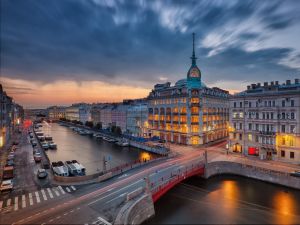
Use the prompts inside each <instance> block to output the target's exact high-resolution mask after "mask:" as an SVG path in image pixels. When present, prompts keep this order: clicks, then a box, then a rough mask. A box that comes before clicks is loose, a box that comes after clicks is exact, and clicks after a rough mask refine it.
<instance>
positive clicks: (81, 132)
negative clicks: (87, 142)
mask: <svg viewBox="0 0 300 225" xmlns="http://www.w3.org/2000/svg"><path fill="white" fill-rule="evenodd" d="M78 133H79V134H80V135H87V133H86V131H84V130H80V131H78Z"/></svg>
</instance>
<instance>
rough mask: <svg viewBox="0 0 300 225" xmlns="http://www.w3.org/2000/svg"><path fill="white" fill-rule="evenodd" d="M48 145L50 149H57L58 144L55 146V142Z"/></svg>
mask: <svg viewBox="0 0 300 225" xmlns="http://www.w3.org/2000/svg"><path fill="white" fill-rule="evenodd" d="M48 144H49V148H50V149H57V144H55V143H54V142H53V141H51V142H48Z"/></svg>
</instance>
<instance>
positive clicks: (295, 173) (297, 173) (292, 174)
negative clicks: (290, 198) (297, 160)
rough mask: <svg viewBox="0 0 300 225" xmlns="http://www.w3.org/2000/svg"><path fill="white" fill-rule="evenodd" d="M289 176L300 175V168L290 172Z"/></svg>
mask: <svg viewBox="0 0 300 225" xmlns="http://www.w3.org/2000/svg"><path fill="white" fill-rule="evenodd" d="M291 176H293V177H300V170H296V171H294V172H291Z"/></svg>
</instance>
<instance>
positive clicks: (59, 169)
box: [52, 161, 69, 177]
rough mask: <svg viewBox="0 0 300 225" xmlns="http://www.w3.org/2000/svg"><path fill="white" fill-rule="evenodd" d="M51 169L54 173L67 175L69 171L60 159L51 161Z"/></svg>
mask: <svg viewBox="0 0 300 225" xmlns="http://www.w3.org/2000/svg"><path fill="white" fill-rule="evenodd" d="M52 170H53V172H54V174H55V175H57V176H63V177H68V176H69V171H68V168H67V167H66V165H65V164H63V162H62V161H58V162H52Z"/></svg>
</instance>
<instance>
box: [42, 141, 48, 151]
mask: <svg viewBox="0 0 300 225" xmlns="http://www.w3.org/2000/svg"><path fill="white" fill-rule="evenodd" d="M41 145H42V148H43V149H44V150H48V149H49V145H48V143H47V142H43V143H41Z"/></svg>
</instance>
